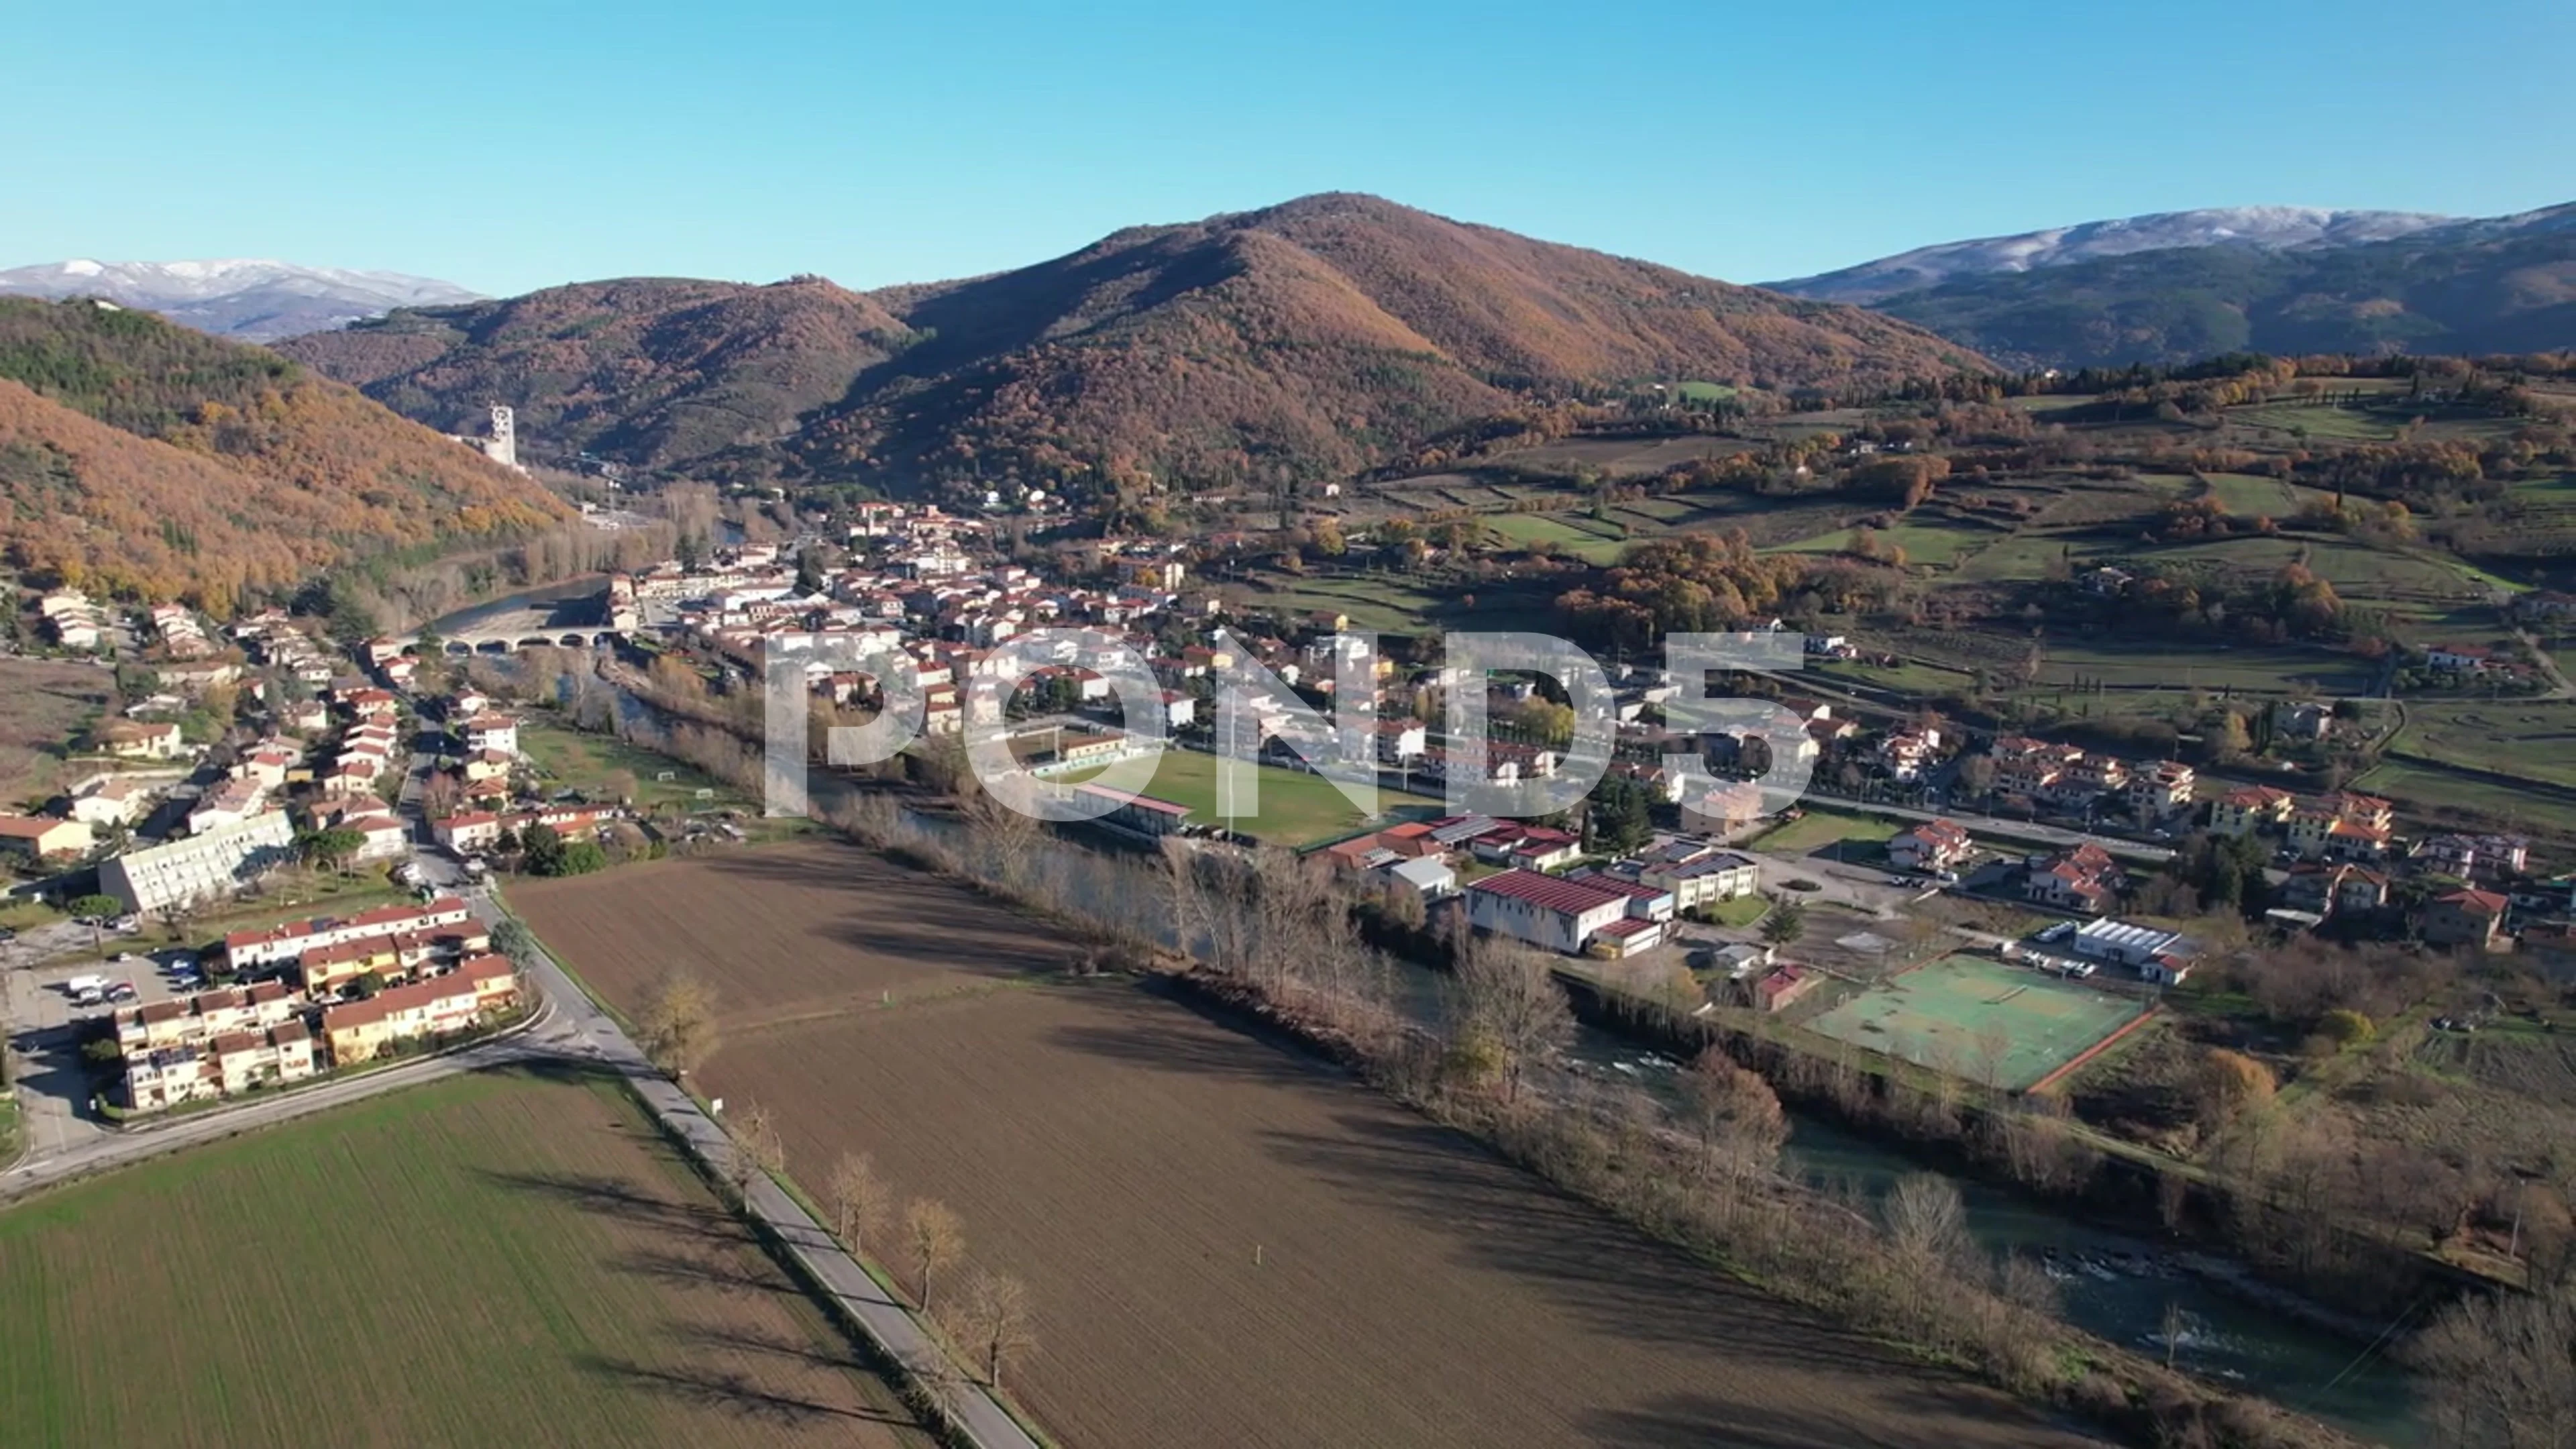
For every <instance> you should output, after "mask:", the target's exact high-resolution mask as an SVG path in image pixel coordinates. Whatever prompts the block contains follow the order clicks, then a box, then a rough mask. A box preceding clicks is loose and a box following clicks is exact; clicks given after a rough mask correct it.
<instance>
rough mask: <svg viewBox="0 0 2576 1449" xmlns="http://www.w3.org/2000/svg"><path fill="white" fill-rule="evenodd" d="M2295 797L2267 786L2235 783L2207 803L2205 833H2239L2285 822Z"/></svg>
mask: <svg viewBox="0 0 2576 1449" xmlns="http://www.w3.org/2000/svg"><path fill="white" fill-rule="evenodd" d="M2297 803H2298V797H2297V796H2294V795H2292V794H2291V793H2290V792H2289V791H2287V790H2282V789H2277V788H2275V787H2273V786H2270V785H2239V786H2237V787H2236V788H2235V789H2232V790H2230V791H2228V792H2227V793H2226V794H2224V795H2221V796H2219V797H2218V798H2217V799H2215V800H2212V801H2210V802H2209V833H2210V834H2212V835H2226V836H2240V835H2247V834H2250V833H2252V832H2255V831H2259V830H2270V829H2274V828H2277V827H2279V826H2281V825H2285V824H2287V823H2288V822H2289V819H2290V809H2291V807H2292V806H2293V805H2296V804H2297Z"/></svg>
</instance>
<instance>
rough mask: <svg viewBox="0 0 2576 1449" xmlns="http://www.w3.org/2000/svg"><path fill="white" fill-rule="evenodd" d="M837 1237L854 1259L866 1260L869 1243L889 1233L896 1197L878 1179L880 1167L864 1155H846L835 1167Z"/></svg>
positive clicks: (833, 1189)
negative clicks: (884, 1233) (887, 1222)
mask: <svg viewBox="0 0 2576 1449" xmlns="http://www.w3.org/2000/svg"><path fill="white" fill-rule="evenodd" d="M828 1191H829V1192H830V1193H831V1197H832V1226H833V1227H834V1228H835V1229H836V1230H837V1231H835V1232H834V1234H833V1236H834V1237H837V1238H839V1239H840V1240H841V1246H842V1247H844V1248H847V1249H849V1250H850V1256H852V1257H854V1258H855V1257H863V1256H865V1255H866V1252H867V1244H868V1242H869V1241H870V1240H872V1239H874V1238H875V1237H876V1235H877V1234H878V1233H880V1232H882V1231H884V1230H885V1225H886V1218H887V1217H888V1216H889V1215H891V1214H892V1213H893V1211H894V1194H893V1192H892V1191H891V1190H890V1189H889V1188H888V1187H887V1186H886V1184H885V1182H884V1180H883V1179H881V1178H879V1177H878V1176H877V1169H876V1164H875V1163H874V1162H873V1161H871V1160H870V1159H869V1157H868V1155H867V1154H866V1153H864V1152H844V1153H842V1154H841V1158H840V1160H839V1161H838V1162H835V1163H833V1164H832V1177H831V1183H830V1186H829V1188H828Z"/></svg>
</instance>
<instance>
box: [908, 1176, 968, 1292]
mask: <svg viewBox="0 0 2576 1449" xmlns="http://www.w3.org/2000/svg"><path fill="white" fill-rule="evenodd" d="M903 1235H904V1240H905V1241H906V1242H908V1243H909V1244H911V1246H912V1267H913V1273H914V1282H915V1283H916V1284H917V1285H918V1288H917V1292H916V1294H915V1296H916V1297H918V1298H919V1299H920V1302H921V1310H922V1311H923V1312H924V1313H927V1312H929V1311H930V1309H931V1297H930V1293H931V1289H932V1288H933V1287H935V1286H937V1283H938V1280H939V1277H940V1275H941V1274H944V1273H946V1272H947V1271H948V1270H949V1268H950V1267H952V1266H954V1265H955V1263H956V1262H957V1260H958V1259H959V1258H960V1257H962V1256H964V1254H965V1252H966V1223H965V1221H964V1220H963V1219H961V1218H959V1217H958V1216H957V1213H956V1210H955V1209H953V1208H951V1207H949V1206H948V1204H946V1203H944V1202H941V1201H939V1200H938V1199H937V1198H929V1197H917V1198H914V1199H913V1200H912V1202H911V1203H910V1204H909V1205H907V1206H906V1207H905V1208H904V1210H903Z"/></svg>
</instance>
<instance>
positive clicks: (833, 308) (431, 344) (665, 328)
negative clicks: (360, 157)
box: [279, 277, 912, 467]
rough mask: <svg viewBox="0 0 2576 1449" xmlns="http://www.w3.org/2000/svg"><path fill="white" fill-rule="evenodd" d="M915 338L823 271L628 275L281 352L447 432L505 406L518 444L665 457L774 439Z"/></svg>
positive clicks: (330, 336) (657, 462) (387, 324)
mask: <svg viewBox="0 0 2576 1449" xmlns="http://www.w3.org/2000/svg"><path fill="white" fill-rule="evenodd" d="M911 340H912V332H911V329H910V328H908V327H906V326H905V325H904V324H903V323H902V322H900V321H898V320H897V319H896V318H895V317H894V316H893V315H892V314H891V313H889V312H888V311H887V310H886V309H885V307H884V306H882V305H881V304H879V303H878V302H877V301H875V300H874V299H872V298H869V297H867V296H865V295H862V294H860V293H857V292H850V291H844V290H843V289H841V288H839V287H836V286H833V285H832V284H831V283H830V282H827V281H824V280H822V279H821V278H819V277H795V278H791V279H789V280H787V281H784V282H778V283H774V284H772V285H769V286H749V285H745V284H742V283H737V282H699V281H687V280H679V279H670V278H633V279H628V280H625V281H615V282H585V283H580V284H578V285H574V286H569V287H550V288H548V289H546V290H544V291H541V292H533V293H530V294H529V295H527V296H524V297H512V298H509V299H506V300H503V301H497V302H483V303H477V304H474V305H470V306H456V307H434V308H427V309H420V310H405V311H400V312H396V313H394V314H393V315H391V316H389V317H386V318H384V319H383V320H382V321H379V322H370V323H366V324H362V325H359V326H354V327H351V328H350V329H348V330H346V331H341V332H324V333H318V334H314V335H311V336H306V337H297V338H292V339H290V340H288V341H286V342H284V343H282V344H280V348H279V350H280V351H282V352H284V353H286V354H287V355H288V356H291V357H295V358H298V359H300V360H303V361H305V362H308V363H310V364H311V365H312V366H313V367H314V368H315V369H317V370H319V371H321V372H324V373H326V374H328V375H330V376H332V377H335V378H338V379H340V380H341V381H344V382H348V383H351V384H353V385H355V386H358V387H362V388H364V389H365V390H366V391H367V393H368V394H369V395H370V396H372V397H375V398H376V399H378V400H379V401H382V402H383V403H385V404H386V405H387V406H389V407H392V408H393V409H394V410H395V411H397V412H400V413H402V414H403V415H405V416H407V417H411V418H416V419H419V420H420V421H423V422H426V423H429V424H430V425H431V426H433V427H437V428H440V429H442V430H445V431H450V432H460V433H461V432H465V431H468V430H470V429H472V428H474V427H477V426H479V424H480V420H481V419H482V418H483V417H484V415H485V414H486V412H487V411H488V410H489V407H490V405H491V404H492V403H493V402H496V401H498V402H507V403H511V404H513V405H515V406H516V407H517V408H518V429H519V438H520V446H521V448H522V450H523V451H535V452H538V453H541V454H545V455H549V456H569V455H571V454H574V453H582V452H588V453H596V454H598V455H600V456H603V457H608V458H613V459H617V460H620V461H623V462H628V463H633V464H638V465H642V466H646V467H672V466H688V465H697V464H704V463H707V462H709V461H711V460H715V459H718V458H722V457H725V456H728V455H730V454H733V453H736V452H738V451H751V452H757V451H758V450H760V449H763V448H766V447H769V446H771V445H774V444H776V443H777V442H778V441H779V440H780V439H781V438H783V437H786V436H788V435H790V434H792V433H793V432H794V431H795V429H796V425H797V420H798V419H799V418H801V417H803V416H804V415H806V414H807V413H810V412H812V411H814V410H816V409H819V408H822V407H824V406H825V405H827V404H831V403H835V402H838V401H840V400H841V399H842V398H843V397H844V396H845V395H846V394H847V393H848V392H849V390H850V386H851V383H852V381H853V380H854V379H856V378H857V377H858V376H859V375H860V373H862V372H863V371H865V370H866V369H868V368H870V367H873V366H875V365H877V364H879V363H882V362H884V361H885V360H886V359H887V358H889V357H891V356H892V355H893V354H894V353H895V352H896V351H897V350H898V349H900V348H902V347H903V346H905V345H907V344H908V343H909V342H910V341H911Z"/></svg>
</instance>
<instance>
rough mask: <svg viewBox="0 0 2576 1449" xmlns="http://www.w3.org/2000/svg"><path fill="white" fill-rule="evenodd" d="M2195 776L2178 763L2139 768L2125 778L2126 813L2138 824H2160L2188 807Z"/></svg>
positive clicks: (2170, 762)
mask: <svg viewBox="0 0 2576 1449" xmlns="http://www.w3.org/2000/svg"><path fill="white" fill-rule="evenodd" d="M2198 785H2199V776H2198V773H2197V772H2196V771H2194V770H2193V769H2192V767H2191V766H2189V765H2186V764H2184V763H2183V762H2182V761H2180V760H2157V761H2154V762H2152V763H2150V764H2145V765H2141V766H2139V767H2138V768H2137V770H2136V771H2135V772H2134V773H2132V774H2131V775H2130V776H2129V789H2128V802H2129V809H2130V810H2131V811H2132V812H2134V813H2135V814H2136V815H2137V816H2138V818H2139V819H2141V820H2161V819H2163V818H2164V817H2165V816H2168V815H2171V814H2173V813H2175V812H2176V811H2179V810H2182V809H2184V808H2186V807H2187V806H2189V805H2190V804H2191V800H2192V794H2193V792H2194V790H2196V789H2197V788H2198Z"/></svg>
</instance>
